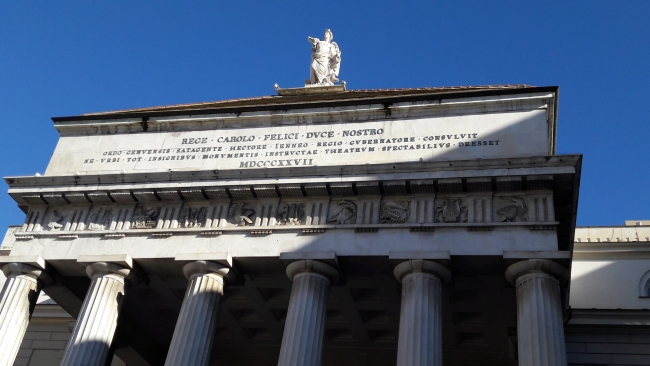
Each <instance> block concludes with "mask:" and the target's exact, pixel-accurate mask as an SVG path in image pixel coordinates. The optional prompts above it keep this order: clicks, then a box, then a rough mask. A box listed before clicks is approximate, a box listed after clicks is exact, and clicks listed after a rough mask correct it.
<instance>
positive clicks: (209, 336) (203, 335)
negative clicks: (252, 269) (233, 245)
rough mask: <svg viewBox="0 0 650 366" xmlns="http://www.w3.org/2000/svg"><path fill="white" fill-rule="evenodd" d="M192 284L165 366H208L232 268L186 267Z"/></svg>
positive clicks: (211, 265) (200, 263)
mask: <svg viewBox="0 0 650 366" xmlns="http://www.w3.org/2000/svg"><path fill="white" fill-rule="evenodd" d="M183 271H184V273H185V276H186V277H187V278H188V279H189V280H190V283H189V285H188V287H187V291H186V292H185V297H184V299H183V305H182V306H181V312H180V314H179V316H178V321H177V322H176V328H175V329H174V336H173V338H172V343H171V345H170V346H169V352H168V353H167V360H166V361H165V366H185V365H193V366H207V365H208V362H209V361H210V350H211V349H212V342H213V340H214V332H215V328H216V325H217V316H218V315H219V303H220V301H221V297H222V296H223V286H224V277H225V276H227V275H228V274H229V271H230V269H229V268H227V267H225V266H222V265H220V264H217V263H214V262H207V261H195V262H190V263H188V264H186V265H185V266H184V267H183Z"/></svg>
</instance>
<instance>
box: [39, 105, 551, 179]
mask: <svg viewBox="0 0 650 366" xmlns="http://www.w3.org/2000/svg"><path fill="white" fill-rule="evenodd" d="M546 154H550V145H549V138H548V126H547V120H546V111H545V110H534V111H525V112H510V113H495V114H480V115H465V116H454V117H439V118H423V119H411V120H391V121H383V122H361V123H337V124H331V125H327V124H318V125H316V124H305V125H292V126H277V127H256V128H238V129H227V130H210V131H196V132H186V131H184V132H155V133H138V134H113V135H96V136H65V137H61V139H60V140H59V143H58V145H57V148H56V150H55V152H54V155H53V157H52V160H51V161H50V164H49V166H48V168H47V171H46V175H68V174H77V173H79V174H86V173H109V172H111V173H114V172H151V171H167V170H227V169H264V168H269V169H271V168H287V167H288V168H291V167H306V166H333V165H359V164H381V163H397V162H414V161H425V162H426V161H441V160H443V161H444V160H472V159H478V158H482V159H490V158H500V157H519V156H532V155H546Z"/></svg>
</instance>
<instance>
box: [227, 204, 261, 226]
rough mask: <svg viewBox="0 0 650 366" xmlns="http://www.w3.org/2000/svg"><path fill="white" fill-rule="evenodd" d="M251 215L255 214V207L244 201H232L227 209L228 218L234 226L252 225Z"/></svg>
mask: <svg viewBox="0 0 650 366" xmlns="http://www.w3.org/2000/svg"><path fill="white" fill-rule="evenodd" d="M253 215H255V209H253V208H252V207H251V205H250V204H248V203H246V202H232V203H231V204H230V208H229V209H228V219H229V221H230V223H232V224H233V225H236V226H249V225H253V217H252V216H253Z"/></svg>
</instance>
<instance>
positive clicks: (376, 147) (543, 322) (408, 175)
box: [0, 86, 581, 366]
mask: <svg viewBox="0 0 650 366" xmlns="http://www.w3.org/2000/svg"><path fill="white" fill-rule="evenodd" d="M556 92H557V89H556V88H554V87H549V88H536V87H525V86H503V87H500V88H497V87H485V88H482V89H481V88H477V89H458V90H455V91H449V90H446V89H445V90H444V91H443V90H436V89H434V88H432V89H427V90H424V89H422V90H411V91H408V90H396V91H383V92H380V91H376V92H373V91H346V92H343V93H329V94H318V95H316V94H314V95H306V96H304V95H302V96H283V97H280V98H279V100H274V101H273V103H271V102H270V101H268V100H265V99H260V100H254V99H252V100H250V101H248V102H238V103H236V102H228V101H226V102H223V103H222V104H219V103H216V104H214V105H212V106H208V107H202V108H196V109H191V108H190V109H181V108H179V109H174V108H171V107H170V108H161V109H153V110H139V111H137V112H134V111H122V112H120V111H118V112H112V113H107V114H95V115H85V116H76V117H64V118H55V119H54V120H55V126H56V128H57V129H58V130H59V132H60V133H61V140H60V142H59V145H58V146H57V150H56V151H55V153H54V156H53V158H52V161H51V163H50V165H49V166H48V170H47V172H46V174H45V175H44V176H43V177H10V178H6V180H7V182H8V184H9V186H10V191H9V194H10V195H11V196H12V197H13V198H14V199H15V200H16V202H17V203H18V204H19V206H20V207H23V208H24V211H25V213H26V219H25V223H24V225H23V226H21V227H13V228H10V229H9V231H8V232H7V234H6V236H5V239H4V241H3V243H2V246H1V247H0V250H3V251H4V254H5V256H3V257H0V262H2V263H6V264H5V267H6V268H19V269H20V268H29V269H30V271H27V272H25V270H22V269H21V270H20V271H19V272H20V274H18V272H16V271H15V270H12V271H13V272H12V271H10V272H9V273H11V276H12V277H10V278H11V279H12V280H11V281H13V282H11V281H10V282H8V284H7V285H5V290H3V293H2V298H1V299H0V319H14V320H12V321H9V320H3V321H2V324H0V326H4V325H3V324H5V323H7V324H14V323H15V324H19V323H18V320H20V319H24V318H25V317H26V314H29V311H30V306H33V304H34V303H33V301H35V298H34V299H32V297H33V296H32V295H29V296H27V295H26V294H27V293H28V292H29V291H34V292H38V290H39V289H41V288H42V290H43V291H45V292H46V293H47V294H48V295H49V296H50V297H51V298H52V299H53V300H54V301H56V302H57V303H58V304H60V305H61V306H62V307H63V308H64V309H65V310H66V311H68V312H69V313H70V314H72V315H73V316H74V317H76V318H77V323H76V326H75V328H74V331H73V337H72V339H71V341H70V343H69V345H68V347H67V350H66V355H65V357H64V361H63V365H81V364H89V365H90V364H92V365H98V366H100V365H104V364H105V360H106V359H107V358H110V357H111V355H112V353H113V352H114V353H115V354H117V355H119V356H120V357H121V358H122V360H124V361H125V362H126V363H127V365H129V366H130V365H188V364H192V365H240V364H241V365H243V364H253V363H256V364H260V365H262V364H263V365H267V364H268V365H276V364H277V365H321V364H342V363H345V364H351V365H366V364H373V365H396V364H397V365H442V364H443V362H444V363H445V364H454V365H456V364H457V365H474V364H478V363H481V362H484V361H486V360H489V361H490V362H492V363H493V364H499V365H515V364H517V363H518V364H520V365H565V364H566V355H565V353H566V352H565V350H564V348H563V345H564V341H563V338H562V337H563V333H562V331H563V328H562V320H563V311H564V309H566V307H567V304H566V294H567V293H568V288H567V285H566V279H567V278H568V277H567V276H568V273H569V270H570V261H571V255H572V245H573V237H572V236H573V229H574V226H575V210H576V207H577V194H578V182H579V176H580V165H581V156H579V155H555V130H556V114H557V112H556V106H557V93H556ZM274 99H278V98H274ZM370 131H372V132H370ZM239 137H241V140H239ZM461 144H462V145H461ZM280 145H282V146H280ZM434 145H435V146H434ZM252 146H254V148H253V147H252ZM334 149H336V150H337V151H336V152H333V151H331V150H334ZM338 149H343V150H346V149H347V150H348V151H347V152H343V150H342V151H341V152H338ZM363 149H365V150H363ZM35 263H38V264H39V265H38V266H35V265H34V264H35ZM27 266H31V267H27ZM34 271H36V272H34ZM14 272H15V273H16V274H15V275H14V274H13V273H14ZM37 272H38V273H37ZM21 276H23V277H24V276H27V277H25V279H26V281H29V282H28V283H29V286H31V287H29V286H28V287H29V288H27V287H25V289H24V290H20V289H18V287H12V286H13V285H11V284H10V283H14V282H16V281H18V280H20V281H22V278H23V277H21ZM30 276H31V277H30ZM39 276H41V277H42V278H45V277H43V276H47V278H48V280H47V281H42V280H40V278H41V277H39ZM26 283H27V282H26ZM23 287H24V286H23ZM5 302H10V303H12V304H13V305H12V306H13V309H20V311H19V312H11V313H9V312H5V310H4V309H5V308H4V307H2V304H4V303H5ZM23 322H24V320H23ZM20 324H22V323H20ZM21 327H22V328H21ZM1 329H4V328H0V330H1ZM21 329H22V330H21ZM21 332H23V333H24V326H19V327H15V326H14V327H12V329H11V330H10V331H6V332H4V333H2V332H0V348H3V347H9V348H11V347H14V346H15V344H17V343H16V339H20V338H21V337H22V336H21ZM12 342H13V343H12ZM18 343H19V342H18ZM517 350H518V351H517ZM538 354H544V355H547V356H548V357H536V356H532V355H538ZM563 355H564V357H563ZM14 357H15V356H14ZM7 362H8V363H6V364H7V365H10V364H11V362H13V360H9V361H7Z"/></svg>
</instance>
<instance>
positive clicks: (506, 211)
mask: <svg viewBox="0 0 650 366" xmlns="http://www.w3.org/2000/svg"><path fill="white" fill-rule="evenodd" d="M498 201H499V202H498V203H497V202H495V205H497V204H498V208H497V209H496V218H497V221H500V222H516V221H528V217H527V215H526V214H527V212H528V205H527V204H526V197H521V196H507V197H498Z"/></svg>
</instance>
